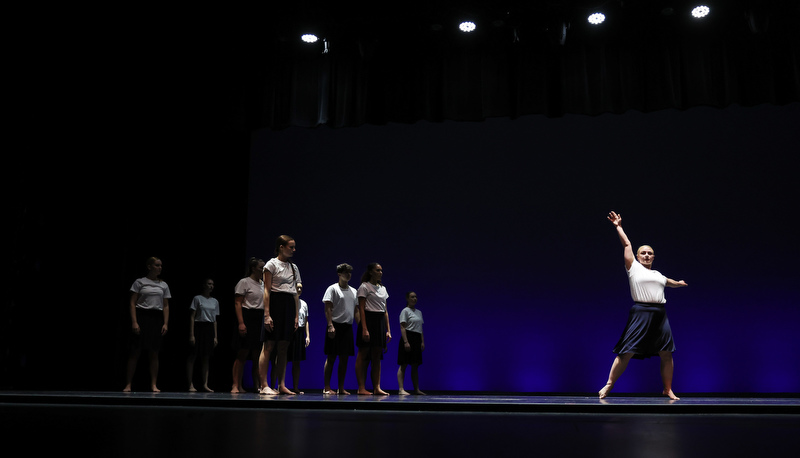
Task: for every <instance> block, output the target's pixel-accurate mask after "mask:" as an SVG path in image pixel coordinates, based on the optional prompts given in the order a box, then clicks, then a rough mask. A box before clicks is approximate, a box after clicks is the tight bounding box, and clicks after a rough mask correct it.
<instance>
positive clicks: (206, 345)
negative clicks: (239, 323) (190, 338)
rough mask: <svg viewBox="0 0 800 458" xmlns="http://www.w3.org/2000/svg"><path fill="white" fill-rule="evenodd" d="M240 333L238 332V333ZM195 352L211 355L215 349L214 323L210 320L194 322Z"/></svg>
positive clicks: (200, 354) (196, 354)
mask: <svg viewBox="0 0 800 458" xmlns="http://www.w3.org/2000/svg"><path fill="white" fill-rule="evenodd" d="M237 334H238V333H237ZM193 351H194V354H195V356H197V357H200V358H203V357H207V356H211V353H212V352H213V351H214V323H213V322H210V321H195V322H194V349H193Z"/></svg>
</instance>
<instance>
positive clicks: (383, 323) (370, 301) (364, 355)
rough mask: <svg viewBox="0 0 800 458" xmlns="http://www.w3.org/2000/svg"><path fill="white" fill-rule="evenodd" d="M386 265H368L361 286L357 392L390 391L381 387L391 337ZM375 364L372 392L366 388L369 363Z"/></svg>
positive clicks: (357, 342) (383, 392)
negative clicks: (384, 284) (385, 284)
mask: <svg viewBox="0 0 800 458" xmlns="http://www.w3.org/2000/svg"><path fill="white" fill-rule="evenodd" d="M382 278H383V267H381V265H380V264H378V263H377V262H373V263H371V264H369V265H368V266H367V270H366V271H365V272H364V274H363V275H362V276H361V286H360V287H359V288H358V310H359V314H360V315H361V325H360V326H359V327H358V329H359V333H358V336H357V337H356V346H357V347H358V356H357V357H356V378H357V379H358V394H377V395H388V394H389V393H387V392H386V391H383V390H382V389H381V360H382V359H383V352H384V350H385V349H386V344H388V343H389V342H390V341H391V340H392V333H391V329H390V326H389V312H388V310H387V308H386V300H387V299H388V298H389V293H388V292H387V291H386V287H384V286H383V283H382V282H381V279H382ZM370 364H371V365H372V372H371V375H372V389H373V391H372V392H369V391H367V389H366V380H367V366H369V365H370Z"/></svg>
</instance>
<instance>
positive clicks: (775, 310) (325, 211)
mask: <svg viewBox="0 0 800 458" xmlns="http://www.w3.org/2000/svg"><path fill="white" fill-rule="evenodd" d="M798 121H800V105H798V104H793V105H789V106H782V107H775V106H759V107H753V108H740V107H729V108H727V109H712V108H693V109H690V110H687V111H676V110H667V111H661V112H655V113H650V114H641V113H638V112H629V113H627V114H624V115H611V114H609V115H602V116H598V117H586V116H565V117H563V118H558V119H550V118H545V117H540V116H532V117H524V118H520V119H515V120H509V119H494V120H487V121H485V122H481V123H455V122H445V123H441V124H433V123H427V122H419V123H416V124H413V125H401V124H391V125H386V126H362V127H358V128H342V129H330V128H327V127H320V128H317V129H302V128H289V129H286V130H282V131H266V130H265V131H259V132H257V133H255V134H254V137H253V146H252V154H251V176H250V187H251V191H250V203H249V216H248V239H247V240H248V241H247V246H248V253H247V255H248V256H259V257H263V258H264V259H268V258H269V257H271V251H272V245H273V242H274V240H275V238H276V237H277V236H278V235H280V234H289V235H291V236H293V237H295V239H296V240H297V247H298V250H297V253H296V257H295V262H296V263H297V264H298V266H299V268H300V270H301V272H302V276H303V279H304V282H305V292H304V294H303V296H302V297H303V299H304V300H305V301H306V302H308V304H309V307H310V326H311V339H312V340H311V346H310V347H309V349H308V360H307V361H305V362H304V363H303V364H302V375H301V386H302V387H304V388H314V389H315V388H321V387H322V367H323V361H324V355H323V338H324V329H325V321H324V314H323V306H322V302H321V298H322V295H323V293H324V291H325V288H326V287H327V286H328V285H330V284H332V283H334V282H335V281H336V273H335V266H336V265H337V264H339V263H341V262H348V263H350V264H352V265H353V266H355V272H354V275H353V280H352V282H351V285H352V286H354V287H358V278H359V277H360V275H361V273H362V272H363V271H364V268H365V266H366V264H367V263H369V262H372V261H377V262H380V263H381V264H382V266H383V268H384V283H385V285H386V287H387V288H388V291H389V294H390V299H389V313H390V316H391V320H392V321H391V324H392V333H393V340H392V342H391V343H390V345H389V349H388V352H387V353H386V355H385V358H384V360H383V371H382V381H381V383H382V386H383V387H384V388H386V389H396V387H397V382H396V371H397V365H396V357H397V348H398V342H399V341H400V328H399V324H398V322H397V318H398V315H399V313H400V311H401V310H402V308H403V307H404V305H405V301H404V293H405V292H406V291H408V290H414V291H416V292H417V293H418V295H419V304H418V307H419V308H420V309H421V310H422V311H423V313H424V316H425V327H424V329H425V341H426V345H427V349H426V351H425V353H424V364H423V365H422V366H421V368H420V380H421V385H422V386H421V387H422V389H423V390H425V389H428V390H465V391H494V392H500V391H508V392H594V391H596V390H598V389H599V388H600V387H602V385H603V384H604V383H605V380H606V377H607V375H608V370H609V368H610V366H611V362H612V360H613V357H614V355H613V353H612V352H611V349H612V347H613V345H614V344H615V343H616V341H617V339H618V337H619V335H620V333H621V332H622V329H623V327H624V325H625V321H626V318H627V313H628V308H629V306H630V305H631V299H630V294H629V290H628V285H627V279H626V275H625V270H624V266H623V260H622V248H621V246H620V244H619V241H618V239H617V236H616V234H615V231H614V230H613V227H612V225H611V224H610V223H609V222H608V221H607V220H606V214H607V213H608V212H609V211H610V210H615V211H617V212H619V213H621V214H622V215H623V226H624V228H625V230H626V231H627V233H628V235H629V237H630V238H631V240H632V242H633V243H634V244H635V245H638V244H644V243H647V244H650V245H652V246H653V247H654V248H655V251H656V262H655V268H656V269H657V270H659V271H661V272H662V273H663V274H665V275H667V276H668V277H670V278H673V279H676V280H681V279H683V280H686V281H687V282H688V284H689V287H688V288H683V289H668V290H667V293H666V297H667V310H668V315H669V318H670V322H671V324H672V327H673V331H674V333H675V340H676V344H677V351H676V353H675V364H676V370H675V381H674V386H675V391H676V393H678V394H680V393H686V392H762V393H770V392H797V391H800V344H799V343H798V339H797V326H798V323H800V310H798V307H797V306H798V300H797V287H798V281H797V280H798V276H797V272H796V270H795V268H794V262H795V260H796V259H797V256H798V247H797V242H796V235H795V231H796V229H795V228H793V221H794V219H795V216H794V213H796V207H797V203H796V200H797V197H798V185H797V179H796V165H795V162H794V156H795V155H796V153H797V145H798V144H800V134H799V133H798V129H797V125H800V124H798ZM218 293H219V294H222V291H218ZM354 362H355V360H354V359H351V360H350V364H349V371H348V377H347V382H346V385H347V387H348V389H351V388H355V386H356V383H355V376H354V372H353V371H354ZM337 364H338V363H337ZM334 374H335V372H334ZM289 378H290V377H287V379H289ZM334 381H335V375H334ZM334 384H335V383H334ZM406 384H407V386H410V380H407V381H406ZM660 390H661V381H660V377H659V373H658V360H657V358H655V359H650V360H645V361H636V360H635V361H633V362H632V363H631V364H630V365H629V367H628V370H627V372H626V373H625V375H623V377H622V378H621V379H620V381H619V382H618V384H617V387H616V388H615V392H653V393H656V392H660Z"/></svg>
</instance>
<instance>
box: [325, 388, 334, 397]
mask: <svg viewBox="0 0 800 458" xmlns="http://www.w3.org/2000/svg"><path fill="white" fill-rule="evenodd" d="M322 394H324V395H326V396H330V395H333V394H336V392H335V391H333V390H332V389H330V388H328V389H326V390H322Z"/></svg>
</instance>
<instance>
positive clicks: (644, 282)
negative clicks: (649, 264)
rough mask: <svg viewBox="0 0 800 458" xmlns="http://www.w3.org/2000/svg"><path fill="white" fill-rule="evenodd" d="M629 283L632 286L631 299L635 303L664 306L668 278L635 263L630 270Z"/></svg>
mask: <svg viewBox="0 0 800 458" xmlns="http://www.w3.org/2000/svg"><path fill="white" fill-rule="evenodd" d="M628 283H629V284H630V286H631V298H633V301H634V302H645V303H649V304H664V303H666V302H667V300H666V299H665V298H664V287H666V286H667V277H665V276H663V275H661V273H660V272H659V271H657V270H650V269H648V268H646V267H645V266H643V265H641V264H640V263H639V261H633V264H631V268H630V269H629V270H628Z"/></svg>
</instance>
